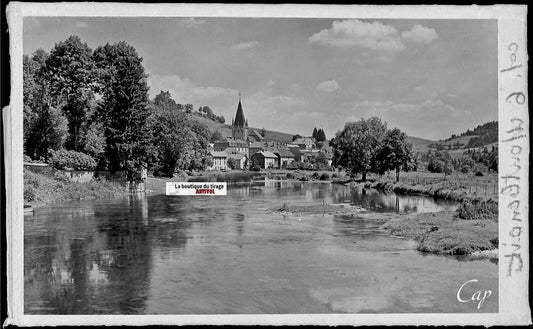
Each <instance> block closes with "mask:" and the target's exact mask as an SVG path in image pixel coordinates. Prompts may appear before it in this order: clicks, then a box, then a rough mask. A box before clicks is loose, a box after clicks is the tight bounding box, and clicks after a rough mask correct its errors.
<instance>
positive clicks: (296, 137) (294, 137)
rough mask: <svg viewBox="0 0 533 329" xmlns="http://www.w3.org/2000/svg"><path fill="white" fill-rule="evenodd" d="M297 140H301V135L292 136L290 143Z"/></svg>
mask: <svg viewBox="0 0 533 329" xmlns="http://www.w3.org/2000/svg"><path fill="white" fill-rule="evenodd" d="M298 138H302V135H300V134H296V135H294V136H292V141H293V142H294V141H295V140H297V139H298Z"/></svg>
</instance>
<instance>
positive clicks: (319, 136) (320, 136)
mask: <svg viewBox="0 0 533 329" xmlns="http://www.w3.org/2000/svg"><path fill="white" fill-rule="evenodd" d="M315 139H316V140H317V141H318V142H323V141H325V140H326V133H325V132H324V129H322V128H320V129H318V130H317V132H316V137H315Z"/></svg>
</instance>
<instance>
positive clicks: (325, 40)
mask: <svg viewBox="0 0 533 329" xmlns="http://www.w3.org/2000/svg"><path fill="white" fill-rule="evenodd" d="M436 38H437V32H436V31H435V30H434V29H431V28H427V27H424V26H422V25H415V26H414V27H413V28H412V29H411V30H409V31H404V32H400V31H398V30H397V29H396V28H395V27H393V26H391V25H387V24H383V23H380V22H372V23H370V22H363V21H361V20H358V19H350V20H344V21H334V22H333V23H332V24H331V27H330V28H329V29H324V30H322V31H320V32H318V33H315V34H313V35H312V36H311V37H309V43H311V44H318V45H323V46H334V47H353V46H357V47H361V48H366V49H372V50H378V51H386V52H399V51H403V50H405V49H406V46H405V43H404V41H405V40H409V41H412V42H414V43H430V42H432V41H433V40H435V39H436Z"/></svg>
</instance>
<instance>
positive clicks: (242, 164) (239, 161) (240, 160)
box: [228, 153, 248, 170]
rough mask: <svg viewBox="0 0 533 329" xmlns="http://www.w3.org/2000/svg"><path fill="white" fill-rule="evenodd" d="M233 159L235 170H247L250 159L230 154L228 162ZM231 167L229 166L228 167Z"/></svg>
mask: <svg viewBox="0 0 533 329" xmlns="http://www.w3.org/2000/svg"><path fill="white" fill-rule="evenodd" d="M229 159H233V161H234V163H235V164H236V166H235V167H234V168H233V169H241V170H242V169H245V168H246V164H247V161H248V157H247V156H246V155H244V154H241V153H232V154H228V160H229ZM228 167H229V166H228Z"/></svg>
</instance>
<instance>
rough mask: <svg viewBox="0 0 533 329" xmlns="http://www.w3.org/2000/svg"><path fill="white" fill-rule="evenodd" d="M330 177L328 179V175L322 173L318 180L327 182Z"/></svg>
mask: <svg viewBox="0 0 533 329" xmlns="http://www.w3.org/2000/svg"><path fill="white" fill-rule="evenodd" d="M329 178H330V177H329V174H328V173H323V174H322V175H321V176H320V180H328V179H329Z"/></svg>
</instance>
